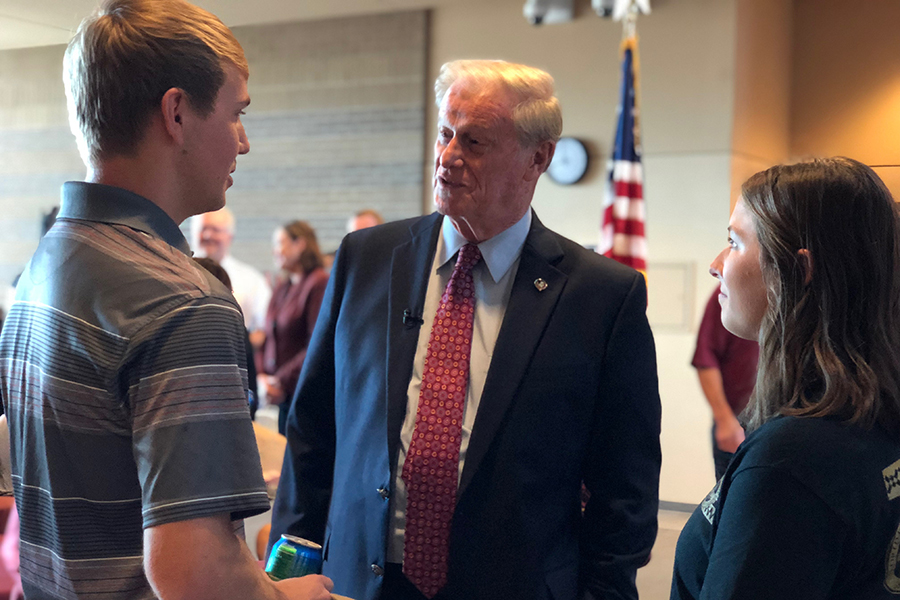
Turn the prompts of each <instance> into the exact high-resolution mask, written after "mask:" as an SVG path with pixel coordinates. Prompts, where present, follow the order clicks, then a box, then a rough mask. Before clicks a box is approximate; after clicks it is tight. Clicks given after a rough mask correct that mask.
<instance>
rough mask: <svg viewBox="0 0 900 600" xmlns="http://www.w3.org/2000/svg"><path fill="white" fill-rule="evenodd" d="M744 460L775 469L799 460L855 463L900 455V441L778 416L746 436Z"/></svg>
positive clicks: (822, 420)
mask: <svg viewBox="0 0 900 600" xmlns="http://www.w3.org/2000/svg"><path fill="white" fill-rule="evenodd" d="M739 452H740V453H741V454H743V455H744V456H743V458H744V461H742V462H746V461H749V462H750V463H752V464H754V465H761V466H762V465H767V466H775V465H779V464H784V463H788V464H790V463H796V462H798V461H799V460H801V459H803V460H812V461H816V462H819V461H825V462H826V463H827V464H831V465H836V464H840V463H844V462H847V463H851V464H852V463H854V462H856V461H859V460H861V459H865V458H867V457H869V458H875V457H878V456H881V455H885V456H888V455H892V454H897V455H898V456H900V440H895V439H892V438H891V437H889V436H888V435H887V434H886V433H885V432H883V431H882V430H880V429H878V428H872V429H867V428H863V427H861V426H859V425H857V424H855V423H848V422H846V421H841V420H839V419H836V418H831V417H778V418H775V419H773V420H771V421H769V422H768V423H766V424H764V425H763V426H762V427H760V428H759V429H758V430H756V431H754V432H753V433H752V434H750V435H749V436H748V437H747V441H746V442H745V443H744V445H743V446H742V447H741V450H740V451H739Z"/></svg>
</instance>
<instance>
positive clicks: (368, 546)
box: [272, 214, 660, 600]
mask: <svg viewBox="0 0 900 600" xmlns="http://www.w3.org/2000/svg"><path fill="white" fill-rule="evenodd" d="M440 225H441V216H440V215H438V214H432V215H429V216H426V217H420V218H417V219H411V220H408V221H401V222H395V223H389V224H386V225H383V226H380V227H377V228H373V229H366V230H362V231H359V232H357V233H353V234H350V235H349V236H347V238H345V240H344V243H343V244H342V246H341V249H340V251H339V252H338V255H337V258H336V262H335V266H334V270H333V272H332V275H331V279H330V281H329V284H328V289H327V291H326V294H325V300H324V302H323V304H322V311H321V313H320V315H319V320H318V323H317V325H316V330H315V333H314V335H313V339H312V341H311V343H310V348H309V351H308V354H307V357H306V363H305V365H304V369H303V373H302V374H301V378H300V383H299V385H298V388H297V394H296V398H295V400H294V403H293V407H292V409H291V414H290V417H289V419H288V431H287V436H288V449H287V452H286V455H285V462H284V468H283V471H282V476H281V483H280V485H279V488H278V495H277V498H276V500H275V507H274V517H273V525H272V539H273V540H276V539H278V536H280V534H281V533H285V532H289V533H292V534H295V535H299V536H301V537H305V538H308V539H311V540H314V541H317V542H321V543H322V544H323V545H324V553H325V559H326V560H325V566H324V573H325V574H326V575H328V576H330V577H331V578H332V579H334V582H335V588H334V591H335V593H339V594H344V595H347V596H350V597H352V598H355V599H357V600H376V599H377V598H378V597H379V593H380V588H381V574H382V568H383V566H384V563H385V555H386V546H387V539H388V535H389V533H390V532H389V531H388V528H389V514H388V512H389V511H388V506H389V500H388V499H387V497H388V495H389V493H390V491H391V489H392V486H393V481H394V469H395V464H396V461H397V455H398V454H397V453H398V448H399V444H400V429H401V425H402V423H403V419H404V416H405V412H406V407H407V387H408V384H409V380H410V377H411V374H412V364H413V357H414V355H415V350H416V342H417V339H418V336H419V335H420V327H419V326H418V325H416V324H414V323H412V322H411V321H410V320H409V319H407V322H406V323H404V320H403V314H404V311H405V310H409V311H410V314H412V315H421V314H422V309H423V307H424V302H425V300H424V298H425V288H426V286H427V282H428V276H429V273H430V269H431V266H432V261H433V258H434V253H435V248H436V244H437V237H438V235H439V234H440ZM538 278H541V279H543V280H544V281H545V282H546V283H547V284H548V285H547V287H546V289H544V290H543V291H540V290H539V289H538V287H537V286H535V283H534V282H535V280H536V279H538ZM646 302H647V292H646V288H645V285H644V279H643V277H642V276H641V275H640V274H639V273H637V272H636V271H634V270H632V269H629V268H627V267H624V266H622V265H619V264H618V263H615V262H613V261H611V260H609V259H606V258H604V257H601V256H598V255H596V254H594V253H592V252H590V251H588V250H585V249H584V248H582V247H580V246H579V245H577V244H575V243H574V242H572V241H570V240H567V239H565V238H563V237H561V236H559V235H557V234H555V233H553V232H551V231H550V230H548V229H547V228H545V227H544V226H543V225H542V224H541V223H540V221H538V219H537V218H536V217H535V218H534V219H533V222H532V227H531V231H530V232H529V234H528V237H527V238H526V241H525V245H524V247H523V250H522V255H521V261H520V263H519V268H518V272H517V274H516V277H515V280H514V283H513V287H512V292H511V294H510V299H509V304H508V306H507V310H506V316H505V318H504V321H503V324H502V326H501V329H500V333H499V335H498V338H497V343H496V347H495V350H494V355H493V359H492V362H491V365H490V370H489V372H488V375H487V380H486V382H485V387H484V391H483V394H482V397H481V404H480V406H479V408H478V414H477V416H476V418H475V423H474V426H473V430H472V435H471V438H470V442H469V447H468V452H467V454H466V460H465V465H464V468H463V472H462V476H461V481H460V487H459V491H458V496H457V506H456V510H455V513H454V517H453V522H452V525H451V538H450V564H449V580H448V584H447V586H446V587H445V588H444V593H445V595H446V597H449V598H459V599H460V600H462V599H465V600H480V599H484V600H487V599H490V600H497V599H500V598H503V599H507V598H510V599H516V600H528V599H536V600H537V599H542V600H543V599H550V598H554V599H567V600H573V599H575V598H610V599H620V598H622V599H624V598H629V599H630V598H637V592H636V589H635V584H634V578H635V572H636V570H637V568H638V567H639V566H641V565H643V564H644V563H645V562H646V560H647V558H648V556H649V553H650V549H651V547H652V545H653V541H654V539H655V537H656V513H657V507H658V506H657V505H658V500H657V498H658V485H659V467H660V447H659V428H660V403H659V395H658V389H657V375H656V357H655V350H654V346H653V337H652V335H651V332H650V327H649V325H648V323H647V318H646V314H645V313H646ZM429 328H430V324H426V325H423V326H422V327H421V329H423V331H422V332H421V333H422V335H428V334H429V331H430V329H429ZM582 481H583V482H584V483H585V485H586V487H587V489H588V490H589V491H590V492H591V498H590V501H589V502H588V504H587V507H586V509H585V510H584V513H583V514H582V510H581V503H580V489H581V484H582Z"/></svg>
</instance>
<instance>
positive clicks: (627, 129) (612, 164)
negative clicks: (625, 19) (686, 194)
mask: <svg viewBox="0 0 900 600" xmlns="http://www.w3.org/2000/svg"><path fill="white" fill-rule="evenodd" d="M636 62H637V38H635V37H630V38H628V39H626V40H625V41H624V42H623V44H622V86H621V88H620V95H619V108H618V112H617V123H616V139H615V143H614V145H613V156H612V159H611V160H610V161H609V172H608V175H607V178H608V186H607V190H606V198H605V201H604V210H603V220H602V223H601V225H600V242H599V244H597V252H598V253H600V254H603V255H605V256H608V257H610V258H612V259H614V260H617V261H619V262H620V263H623V264H625V265H628V266H630V267H633V268H635V269H638V270H640V271H642V272H643V271H646V268H647V242H646V237H645V231H644V222H645V214H644V170H643V166H642V164H641V148H640V142H639V141H638V140H640V127H639V124H638V118H637V93H636V90H637V73H636Z"/></svg>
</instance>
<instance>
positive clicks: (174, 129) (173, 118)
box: [160, 88, 187, 146]
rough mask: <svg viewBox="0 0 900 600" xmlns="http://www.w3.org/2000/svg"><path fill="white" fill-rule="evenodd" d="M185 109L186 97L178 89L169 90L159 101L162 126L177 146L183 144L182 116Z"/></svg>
mask: <svg viewBox="0 0 900 600" xmlns="http://www.w3.org/2000/svg"><path fill="white" fill-rule="evenodd" d="M186 109H187V96H185V93H184V91H183V90H181V89H179V88H171V89H169V91H167V92H166V93H165V94H163V97H162V100H161V101H160V110H161V112H162V118H163V124H164V125H165V128H166V133H168V134H169V137H171V138H172V141H174V142H175V143H176V144H178V145H179V146H180V145H182V144H184V114H185V110H186Z"/></svg>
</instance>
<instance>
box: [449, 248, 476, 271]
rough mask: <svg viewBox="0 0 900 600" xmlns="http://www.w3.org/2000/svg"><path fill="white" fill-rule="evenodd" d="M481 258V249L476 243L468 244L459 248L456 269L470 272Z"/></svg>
mask: <svg viewBox="0 0 900 600" xmlns="http://www.w3.org/2000/svg"><path fill="white" fill-rule="evenodd" d="M479 260H481V250H479V249H478V246H476V245H475V244H466V245H465V246H463V247H462V248H460V249H459V256H458V257H457V258H456V269H455V270H456V271H462V272H464V273H468V272H470V271H471V270H472V267H474V266H475V265H476V264H478V261H479Z"/></svg>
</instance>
